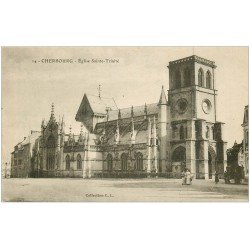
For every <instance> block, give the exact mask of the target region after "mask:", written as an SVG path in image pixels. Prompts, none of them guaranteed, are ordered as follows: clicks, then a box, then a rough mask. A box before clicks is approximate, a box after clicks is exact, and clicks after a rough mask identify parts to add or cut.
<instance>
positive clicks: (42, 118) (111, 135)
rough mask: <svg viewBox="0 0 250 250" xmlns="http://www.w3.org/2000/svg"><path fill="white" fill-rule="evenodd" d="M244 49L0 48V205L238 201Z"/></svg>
mask: <svg viewBox="0 0 250 250" xmlns="http://www.w3.org/2000/svg"><path fill="white" fill-rule="evenodd" d="M248 56H249V48H248V47H195V46H194V47H192V46H190V47H160V46H159V47H157V46H156V47H143V46H141V47H139V46H137V47H122V46H121V47H114V46H113V47H29V46H27V47H2V145H1V146H2V193H1V200H2V201H3V202H248V179H249V168H248V164H249V163H248V67H249V65H248V60H249V58H248Z"/></svg>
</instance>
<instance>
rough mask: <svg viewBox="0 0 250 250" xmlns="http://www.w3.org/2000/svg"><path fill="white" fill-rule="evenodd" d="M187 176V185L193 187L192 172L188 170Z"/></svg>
mask: <svg viewBox="0 0 250 250" xmlns="http://www.w3.org/2000/svg"><path fill="white" fill-rule="evenodd" d="M185 176H186V184H187V185H191V173H190V171H189V170H188V169H187V171H186V174H185Z"/></svg>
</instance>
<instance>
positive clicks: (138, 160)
mask: <svg viewBox="0 0 250 250" xmlns="http://www.w3.org/2000/svg"><path fill="white" fill-rule="evenodd" d="M135 169H136V170H138V171H142V170H143V155H142V153H138V154H137V155H136V159H135Z"/></svg>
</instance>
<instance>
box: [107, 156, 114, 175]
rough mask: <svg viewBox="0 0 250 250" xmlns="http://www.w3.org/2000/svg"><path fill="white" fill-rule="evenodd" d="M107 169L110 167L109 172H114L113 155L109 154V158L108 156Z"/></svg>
mask: <svg viewBox="0 0 250 250" xmlns="http://www.w3.org/2000/svg"><path fill="white" fill-rule="evenodd" d="M107 167H108V171H112V169H113V157H112V155H111V154H108V156H107Z"/></svg>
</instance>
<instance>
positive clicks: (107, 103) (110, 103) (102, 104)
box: [86, 95, 118, 114]
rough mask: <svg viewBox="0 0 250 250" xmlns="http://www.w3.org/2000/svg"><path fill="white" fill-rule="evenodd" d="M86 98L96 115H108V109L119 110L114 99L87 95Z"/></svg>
mask: <svg viewBox="0 0 250 250" xmlns="http://www.w3.org/2000/svg"><path fill="white" fill-rule="evenodd" d="M86 97H87V99H88V101H89V104H90V107H91V108H92V110H93V112H94V113H97V114H106V113H107V111H106V109H107V107H108V108H110V109H111V110H117V109H118V108H117V105H116V103H115V101H114V99H113V98H106V97H99V96H94V95H86Z"/></svg>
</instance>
